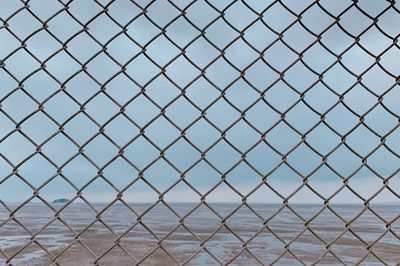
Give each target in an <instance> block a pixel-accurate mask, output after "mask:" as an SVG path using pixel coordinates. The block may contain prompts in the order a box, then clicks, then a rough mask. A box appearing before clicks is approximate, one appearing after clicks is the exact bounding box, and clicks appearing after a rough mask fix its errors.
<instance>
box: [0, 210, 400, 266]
mask: <svg viewBox="0 0 400 266" xmlns="http://www.w3.org/2000/svg"><path fill="white" fill-rule="evenodd" d="M61 206H62V205H56V206H55V208H60V207H61ZM149 206H150V205H146V204H132V205H130V207H131V208H132V209H133V210H134V211H135V212H136V213H137V214H139V215H141V214H142V213H145V214H144V215H141V218H140V220H139V222H138V220H137V216H136V215H135V214H134V213H133V212H132V211H131V210H129V209H128V208H127V207H126V206H124V205H122V204H116V205H114V206H113V207H111V208H109V209H107V210H106V211H104V212H102V214H101V215H100V216H99V217H98V219H97V220H96V212H95V211H94V210H92V209H91V208H90V207H88V206H86V205H84V204H71V205H69V206H68V207H67V208H65V209H64V210H63V211H62V212H61V214H60V216H59V218H60V219H56V220H54V221H53V222H51V223H50V224H49V222H50V221H52V220H53V219H54V212H53V211H52V210H51V209H50V208H48V207H46V206H45V205H43V204H29V205H27V206H25V207H23V208H22V209H20V210H19V211H18V212H17V213H16V215H15V217H16V220H12V219H11V220H8V219H9V213H8V211H7V210H5V209H0V224H3V225H2V226H1V227H0V247H1V248H2V250H3V251H4V252H5V254H7V256H9V257H11V256H12V257H13V259H12V260H11V263H12V264H13V265H47V264H51V263H52V261H53V260H54V259H55V258H56V259H57V262H58V263H60V264H61V265H76V263H78V262H79V265H93V263H94V262H95V260H96V257H97V258H98V261H97V262H98V263H99V264H100V265H132V264H134V263H135V262H142V264H143V265H160V264H163V265H174V264H176V261H177V262H179V263H180V264H182V263H184V262H189V263H188V264H189V265H215V264H220V263H227V262H229V261H232V265H257V264H259V263H263V264H269V263H271V262H273V261H275V260H276V259H277V258H279V257H280V256H281V255H282V253H284V252H285V250H287V251H288V252H286V253H285V254H284V255H283V256H282V257H281V258H280V259H279V260H278V261H277V264H278V265H293V264H298V261H297V259H296V257H297V258H298V259H300V260H302V261H303V262H305V263H306V264H310V263H312V262H315V261H317V260H319V259H320V258H321V257H322V255H323V254H326V256H324V257H323V258H322V259H321V260H320V264H325V265H332V264H341V263H340V261H339V260H337V258H338V259H340V260H342V261H343V262H344V263H346V264H356V263H357V262H359V261H360V260H361V259H362V258H364V257H365V261H364V262H363V265H382V261H379V260H378V259H377V258H376V257H379V258H380V259H382V260H383V262H384V263H386V264H396V263H399V262H400V255H399V254H400V239H399V236H400V222H399V221H397V220H396V218H397V216H398V215H399V213H400V206H399V205H379V206H372V207H371V208H372V209H373V210H374V211H375V212H376V213H377V214H378V215H380V216H381V217H382V219H384V220H386V221H392V220H393V221H392V223H391V226H390V227H386V224H385V223H384V222H383V221H382V220H381V219H379V218H377V217H376V216H375V215H374V214H373V213H372V212H370V211H369V210H365V211H364V212H363V214H362V215H361V216H359V218H357V219H356V220H354V221H353V222H352V223H351V224H350V225H349V226H347V227H346V223H347V222H348V221H351V220H352V219H353V218H354V217H357V216H358V214H359V213H360V212H361V211H363V206H358V205H336V206H331V208H332V209H333V210H334V211H335V212H337V214H339V215H340V217H342V219H343V220H342V219H340V218H338V217H337V216H336V215H335V214H334V213H333V212H331V211H330V210H328V209H326V210H324V211H322V212H321V213H320V214H319V215H318V216H317V217H315V218H314V219H312V220H311V222H309V223H306V222H305V221H307V220H308V219H310V218H312V217H314V216H315V215H316V214H317V213H319V212H320V210H321V208H322V206H318V205H292V206H291V207H292V209H293V210H294V211H295V212H296V213H297V214H295V213H293V212H292V211H291V210H289V209H288V208H284V209H282V210H281V211H280V212H279V214H278V215H276V216H274V214H275V213H276V212H277V211H278V210H280V208H281V207H282V206H280V205H278V204H276V205H274V204H270V205H267V204H250V206H251V208H252V210H254V211H255V212H256V213H257V214H256V213H254V212H253V211H252V210H250V209H249V208H247V207H246V206H243V207H241V208H240V209H239V210H238V211H236V212H235V213H234V214H232V215H230V214H231V213H232V212H233V211H234V210H235V209H236V208H237V205H234V204H212V203H210V206H211V207H212V208H213V209H214V210H215V212H216V213H217V214H216V213H214V212H213V211H211V210H210V209H209V208H208V207H207V206H205V205H201V206H200V207H198V208H197V209H196V210H195V211H193V212H190V210H192V209H193V208H194V207H195V206H196V205H195V204H172V205H171V206H172V208H173V209H174V211H175V213H174V212H172V211H171V210H169V209H168V208H167V207H165V206H164V205H162V204H159V205H157V206H156V207H154V208H152V209H151V210H150V211H148V212H145V210H147V208H148V207H149ZM10 207H11V208H13V207H16V205H15V206H13V205H10ZM94 207H95V208H96V210H97V211H101V210H103V208H104V207H105V205H101V204H95V205H94ZM189 212H190V215H189V216H187V217H186V215H187V214H188V213H189ZM218 215H219V216H218ZM178 216H179V217H178ZM182 217H185V219H184V222H183V223H180V220H181V218H182ZM221 218H222V219H225V223H221ZM5 221H8V222H6V223H4V222H5ZM265 221H267V222H266V223H265ZM23 227H25V229H24V228H23ZM44 227H45V229H43V228H44ZM85 228H87V229H85ZM171 231H172V232H171ZM38 232H39V233H38ZM32 235H33V236H34V237H32ZM375 241H377V242H376V243H375ZM332 242H333V243H332ZM372 243H374V244H373V246H372V248H371V249H370V252H369V253H368V249H367V248H366V246H368V245H371V244H372ZM286 245H288V246H287V247H286V248H287V249H285V246H286ZM327 247H328V249H327ZM22 248H23V250H22V251H20V252H19V250H21V249H22ZM201 248H203V249H201ZM154 250H155V251H154ZM327 250H328V252H327ZM107 251H109V252H107ZM152 251H154V252H153V253H152ZM329 251H331V252H332V253H330V252H329ZM150 253H152V254H151V255H149V256H148V254H150ZM103 254H105V255H104V256H102V255H103ZM14 255H15V256H14ZM335 256H336V257H337V258H335ZM99 257H100V258H99ZM143 258H146V259H145V260H143V261H142V259H143ZM257 260H258V261H257ZM5 262H6V258H5V257H4V256H2V255H1V253H0V263H1V264H4V263H5Z"/></svg>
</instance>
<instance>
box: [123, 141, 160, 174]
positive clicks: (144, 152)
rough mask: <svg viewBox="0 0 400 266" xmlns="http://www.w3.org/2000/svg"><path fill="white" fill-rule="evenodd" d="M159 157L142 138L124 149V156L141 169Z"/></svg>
mask: <svg viewBox="0 0 400 266" xmlns="http://www.w3.org/2000/svg"><path fill="white" fill-rule="evenodd" d="M159 155H160V152H159V150H158V149H157V148H155V147H154V146H153V145H152V144H151V143H150V142H149V141H148V140H146V139H145V138H144V137H143V136H140V137H138V138H136V139H135V140H134V141H133V142H132V143H130V144H129V145H128V146H127V147H126V148H125V149H124V156H126V158H127V159H128V160H129V161H131V162H132V163H133V164H134V165H136V166H137V167H139V168H141V169H142V168H144V167H146V166H147V165H148V164H150V163H151V162H152V161H154V160H155V159H156V158H158V156H159Z"/></svg>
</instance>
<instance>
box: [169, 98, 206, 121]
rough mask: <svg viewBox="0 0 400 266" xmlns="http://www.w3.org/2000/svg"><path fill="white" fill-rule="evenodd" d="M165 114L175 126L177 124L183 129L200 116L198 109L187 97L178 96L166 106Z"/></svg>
mask: <svg viewBox="0 0 400 266" xmlns="http://www.w3.org/2000/svg"><path fill="white" fill-rule="evenodd" d="M166 115H167V116H168V119H169V120H170V121H172V122H173V123H174V124H175V127H176V126H178V127H179V128H182V129H183V128H187V127H188V126H190V125H191V124H192V123H193V122H194V121H196V120H197V119H198V117H200V111H199V110H198V109H197V108H195V107H194V106H193V105H192V104H191V103H190V102H189V101H188V100H187V99H185V98H183V97H180V98H178V99H176V100H174V102H173V103H171V104H170V105H169V106H168V108H167V110H166ZM170 123H171V122H170Z"/></svg>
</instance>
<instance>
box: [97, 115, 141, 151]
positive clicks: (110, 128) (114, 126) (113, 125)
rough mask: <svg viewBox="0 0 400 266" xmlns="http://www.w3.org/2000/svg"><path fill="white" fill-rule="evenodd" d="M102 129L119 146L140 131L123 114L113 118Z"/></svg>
mask: <svg viewBox="0 0 400 266" xmlns="http://www.w3.org/2000/svg"><path fill="white" fill-rule="evenodd" d="M121 128H123V129H124V130H121ZM104 129H105V133H106V134H107V136H108V137H109V138H111V139H112V140H113V141H114V142H115V143H117V144H118V145H119V146H123V145H125V144H127V143H128V142H129V141H130V140H131V139H133V138H134V137H135V136H137V135H139V133H140V130H139V128H138V127H137V126H136V125H135V124H134V123H133V122H132V121H130V120H129V119H128V118H127V117H126V116H124V115H123V114H120V115H118V116H117V117H115V118H113V119H112V120H111V121H110V122H109V123H107V125H106V126H105V128H104Z"/></svg>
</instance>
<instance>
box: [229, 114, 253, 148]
mask: <svg viewBox="0 0 400 266" xmlns="http://www.w3.org/2000/svg"><path fill="white" fill-rule="evenodd" d="M243 136H247V138H246V139H243ZM226 139H227V140H228V141H229V142H230V143H232V145H234V146H235V147H236V148H238V149H239V150H240V151H241V152H245V151H247V150H248V149H250V148H251V147H253V146H254V144H255V143H257V142H258V141H259V140H260V135H259V134H257V132H256V131H254V130H253V129H252V128H251V127H250V126H249V125H248V124H246V123H245V122H243V121H240V122H238V123H237V124H235V125H234V126H233V127H231V128H230V129H229V130H228V131H227V133H226Z"/></svg>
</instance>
